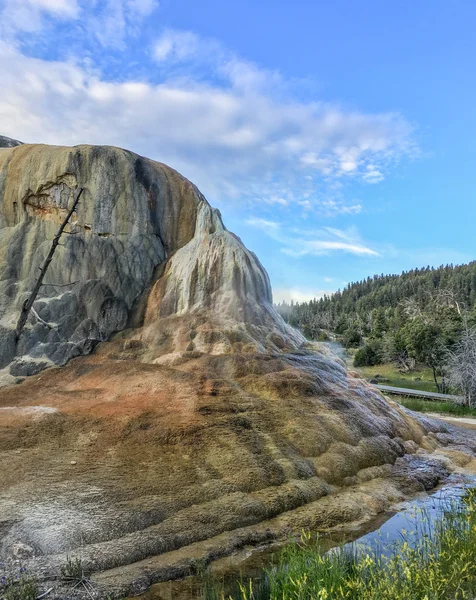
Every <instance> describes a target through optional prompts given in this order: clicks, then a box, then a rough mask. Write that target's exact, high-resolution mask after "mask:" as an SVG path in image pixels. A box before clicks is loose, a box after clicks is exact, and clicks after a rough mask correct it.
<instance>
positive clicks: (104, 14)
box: [0, 0, 159, 48]
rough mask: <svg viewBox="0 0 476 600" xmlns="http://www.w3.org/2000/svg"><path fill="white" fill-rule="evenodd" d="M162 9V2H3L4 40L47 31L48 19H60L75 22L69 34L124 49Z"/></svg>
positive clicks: (0, 28) (0, 1)
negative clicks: (155, 11)
mask: <svg viewBox="0 0 476 600" xmlns="http://www.w3.org/2000/svg"><path fill="white" fill-rule="evenodd" d="M158 6H159V2H158V0H0V37H2V38H3V39H4V40H5V39H9V40H15V39H16V37H18V36H19V35H21V34H22V33H28V32H30V33H31V32H38V31H40V30H42V29H44V28H45V26H46V24H47V22H48V19H49V20H50V21H52V20H53V19H59V20H62V21H64V20H70V21H72V24H71V26H70V31H69V32H68V33H69V34H71V33H73V32H75V33H76V34H77V35H78V36H79V37H80V38H81V37H87V36H92V37H93V38H95V39H96V40H97V41H99V42H100V44H101V45H102V46H111V47H113V48H121V47H123V46H124V42H125V39H126V37H127V36H129V35H134V34H137V33H138V31H139V25H140V23H141V21H142V20H143V19H144V18H145V17H147V16H148V15H150V14H151V13H152V12H153V11H154V10H155V9H156V8H157V7H158ZM80 17H81V19H80ZM50 24H51V23H50ZM83 25H84V27H83Z"/></svg>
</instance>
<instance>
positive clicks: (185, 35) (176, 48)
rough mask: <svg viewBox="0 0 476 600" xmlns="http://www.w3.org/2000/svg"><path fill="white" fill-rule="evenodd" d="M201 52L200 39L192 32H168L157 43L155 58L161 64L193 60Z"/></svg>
mask: <svg viewBox="0 0 476 600" xmlns="http://www.w3.org/2000/svg"><path fill="white" fill-rule="evenodd" d="M199 50H201V46H200V40H199V37H198V36H197V35H196V34H195V33H193V32H191V31H174V30H170V29H168V30H166V31H165V32H164V33H163V34H162V35H161V36H160V38H159V39H158V40H157V42H156V43H155V47H154V56H155V59H156V60H157V61H159V62H163V61H173V62H176V61H177V62H180V61H183V60H187V59H191V58H192V57H194V56H195V55H196V54H197V53H198V52H199Z"/></svg>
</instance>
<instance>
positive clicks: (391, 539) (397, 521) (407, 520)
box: [345, 475, 476, 555]
mask: <svg viewBox="0 0 476 600" xmlns="http://www.w3.org/2000/svg"><path fill="white" fill-rule="evenodd" d="M473 487H476V477H471V476H463V475H451V476H450V477H449V478H448V479H447V482H446V484H445V485H444V486H443V487H441V488H440V489H438V490H437V491H436V492H434V493H433V494H431V495H430V496H427V495H425V496H424V497H422V498H417V499H416V500H412V501H411V502H406V503H403V504H402V505H400V506H397V507H396V510H397V511H398V512H396V513H395V514H394V515H393V516H391V517H390V518H389V519H388V520H386V521H385V523H383V525H381V526H380V527H379V528H378V529H377V530H375V531H371V532H370V533H367V534H365V535H363V536H361V537H360V538H358V539H357V540H356V541H355V542H353V545H354V547H357V548H358V549H361V550H378V551H379V552H381V553H382V554H384V555H388V554H390V553H391V550H392V545H393V544H395V542H397V541H401V540H402V538H404V539H405V540H406V541H407V542H408V543H409V544H410V545H411V544H412V541H413V540H415V541H416V535H417V523H420V524H421V522H422V516H423V513H424V517H425V525H424V527H425V530H426V532H427V533H431V530H432V527H433V524H434V523H435V522H436V521H437V520H439V518H440V517H441V514H442V513H443V512H444V510H445V509H448V508H450V507H451V506H454V505H455V504H457V503H458V502H460V501H461V498H462V496H463V495H464V493H465V491H466V490H467V489H468V488H473ZM419 529H420V531H421V526H420V528H419ZM351 545H352V544H350V543H349V544H346V545H345V547H350V546H351Z"/></svg>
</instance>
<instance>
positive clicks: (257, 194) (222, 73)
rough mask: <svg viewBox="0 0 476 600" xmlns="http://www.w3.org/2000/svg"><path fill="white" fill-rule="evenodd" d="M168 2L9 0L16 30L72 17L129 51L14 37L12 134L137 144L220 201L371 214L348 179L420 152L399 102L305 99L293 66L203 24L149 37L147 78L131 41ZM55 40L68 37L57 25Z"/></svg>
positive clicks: (7, 105) (3, 119)
mask: <svg viewBox="0 0 476 600" xmlns="http://www.w3.org/2000/svg"><path fill="white" fill-rule="evenodd" d="M157 6H158V2H157V1H156V0H105V1H104V2H98V1H97V0H0V17H1V22H2V23H3V26H2V27H3V31H5V27H7V25H6V24H8V27H10V30H11V31H14V30H15V27H16V28H17V29H16V31H17V32H21V31H25V29H26V27H27V26H28V25H27V23H29V22H30V21H29V19H30V18H31V19H33V20H32V21H31V23H33V24H34V25H31V26H32V27H33V26H34V27H41V26H42V24H43V25H44V24H45V22H46V21H45V19H47V20H48V22H49V20H51V19H70V20H71V23H72V24H73V23H75V24H76V25H77V27H78V31H81V32H91V35H92V36H94V37H95V39H96V40H97V41H98V43H100V44H103V45H104V46H109V47H110V48H109V51H110V52H112V51H114V52H116V54H115V55H114V57H113V59H111V60H113V63H112V64H113V67H114V68H113V69H108V68H107V67H108V63H107V60H108V58H107V57H108V56H109V54H108V53H104V52H102V53H101V52H96V53H94V52H93V53H91V54H90V56H89V57H88V58H87V60H86V59H84V60H83V61H81V62H78V61H77V60H74V59H72V60H61V61H56V62H54V61H51V60H40V59H38V58H33V57H32V56H30V55H28V40H27V37H28V36H23V38H22V45H21V48H23V50H20V46H19V45H18V44H15V43H13V42H12V41H11V39H9V41H5V40H6V39H7V38H6V37H5V35H3V38H4V41H3V43H2V42H0V60H1V63H2V95H1V96H0V130H1V131H2V133H3V134H5V135H10V136H12V137H15V138H19V139H24V140H25V141H32V142H33V141H43V142H49V143H57V144H76V143H98V144H113V145H118V146H122V147H128V148H130V149H132V150H135V151H137V152H139V153H142V154H146V155H148V156H150V157H152V158H155V159H158V160H161V161H163V162H166V163H168V164H170V165H172V166H174V167H175V168H177V169H178V170H180V171H182V172H183V173H184V174H185V175H186V176H188V177H189V178H190V179H192V180H193V181H195V182H196V183H197V184H198V185H199V186H200V187H201V188H203V191H204V192H205V193H206V194H207V195H208V196H210V197H211V199H212V200H213V201H214V202H220V200H225V199H226V200H228V199H231V198H240V199H242V200H247V201H248V202H249V203H253V204H255V205H271V206H277V207H291V206H296V207H299V209H300V210H302V211H303V212H306V211H313V210H315V211H319V212H320V213H321V214H324V215H336V214H356V213H358V212H360V211H361V210H362V204H361V203H360V202H348V201H346V200H345V199H344V198H343V197H342V194H341V192H340V191H339V188H338V185H339V184H342V183H345V182H346V181H349V180H350V179H353V180H357V181H360V182H363V183H365V182H372V183H375V182H376V181H378V180H380V179H382V178H383V177H384V176H385V173H386V172H387V171H388V170H389V169H390V168H391V167H392V165H394V164H395V163H396V162H397V161H399V160H400V159H402V158H404V157H408V156H412V155H413V154H414V152H415V148H416V146H415V142H414V140H413V128H412V126H411V124H410V123H409V122H408V121H407V120H406V119H405V118H404V117H402V116H401V115H399V114H398V113H394V112H388V113H365V112H359V111H356V110H347V109H345V108H342V107H340V106H339V105H338V104H332V103H327V102H322V101H319V100H313V101H303V100H297V99H296V98H295V96H294V95H293V89H292V88H293V86H292V83H291V82H288V81H285V80H284V78H283V77H282V76H281V75H280V74H279V73H277V72H274V71H270V70H267V69H263V68H261V67H259V66H258V65H256V64H253V63H251V62H248V61H245V60H243V59H241V58H240V57H238V56H236V55H235V54H234V53H233V52H231V51H230V50H228V49H227V48H226V47H224V46H223V44H221V43H220V42H219V41H217V40H213V39H203V38H201V37H200V36H198V35H197V34H196V33H194V32H191V31H177V30H171V29H167V30H164V31H163V33H162V34H161V35H159V36H158V37H157V38H156V39H155V40H154V41H153V43H151V45H150V46H149V47H145V48H144V49H143V56H142V59H143V60H144V61H147V60H152V63H150V66H149V68H148V69H144V68H142V70H141V71H140V72H141V73H142V76H141V77H138V76H137V75H135V76H133V75H131V71H130V70H129V69H132V67H128V66H127V65H129V64H130V63H129V61H124V65H125V66H124V70H123V71H122V72H118V69H119V67H118V65H120V64H121V60H120V58H119V57H120V56H122V55H121V52H122V50H123V49H124V43H125V40H127V38H128V36H131V35H134V33H137V31H138V27H139V24H140V23H141V22H142V20H143V19H144V17H145V16H147V15H148V14H150V13H151V11H153V10H154V9H155V8H157ZM72 29H73V33H74V27H73V28H72ZM58 34H59V30H58ZM71 35H73V34H71ZM44 38H45V43H47V41H48V40H50V39H54V40H59V43H61V36H60V35H58V36H56V35H53V33H52V32H49V33H48V36H44ZM79 39H81V36H79ZM55 43H56V41H55ZM76 43H79V42H78V39H76ZM111 47H112V49H113V50H111ZM25 48H26V50H25ZM68 52H69V50H68V46H67V45H65V48H64V53H63V54H64V55H68ZM111 56H112V55H111ZM111 71H113V72H114V73H115V77H114V78H111V76H110V75H109V76H108V75H107V73H109V72H111ZM134 72H135V73H136V71H134ZM336 190H337V191H336ZM323 249H324V248H323ZM314 251H317V249H314Z"/></svg>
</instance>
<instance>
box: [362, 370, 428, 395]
mask: <svg viewBox="0 0 476 600" xmlns="http://www.w3.org/2000/svg"><path fill="white" fill-rule="evenodd" d="M355 370H356V371H358V372H359V373H360V374H361V375H362V377H365V379H372V378H374V377H375V376H376V375H381V376H382V377H384V378H385V379H388V381H382V384H383V385H393V386H394V387H403V388H409V389H411V390H420V391H425V392H436V391H437V389H436V385H435V382H434V380H433V373H432V371H431V369H427V368H423V367H418V368H416V369H415V370H413V371H411V372H410V373H400V372H399V371H398V369H397V368H396V366H395V365H393V364H391V363H389V364H384V365H376V366H374V367H360V368H358V369H355ZM417 378H418V379H421V381H415V379H417Z"/></svg>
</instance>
